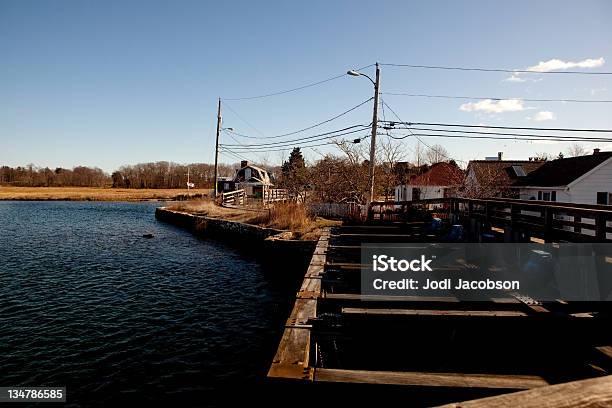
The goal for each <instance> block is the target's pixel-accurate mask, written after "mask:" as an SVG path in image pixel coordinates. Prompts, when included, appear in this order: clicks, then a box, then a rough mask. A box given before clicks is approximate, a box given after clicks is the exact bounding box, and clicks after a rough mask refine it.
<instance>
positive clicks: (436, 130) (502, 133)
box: [390, 127, 610, 141]
mask: <svg viewBox="0 0 612 408" xmlns="http://www.w3.org/2000/svg"><path fill="white" fill-rule="evenodd" d="M393 129H396V130H399V129H410V130H419V131H425V132H447V133H461V134H463V133H469V134H479V135H499V136H524V137H537V138H542V140H545V139H546V138H550V137H553V138H559V139H563V138H573V139H581V140H585V141H597V140H610V139H609V138H603V137H596V136H570V135H543V134H534V133H505V132H479V131H474V130H451V129H430V128H420V127H410V128H393ZM390 130H392V129H390Z"/></svg>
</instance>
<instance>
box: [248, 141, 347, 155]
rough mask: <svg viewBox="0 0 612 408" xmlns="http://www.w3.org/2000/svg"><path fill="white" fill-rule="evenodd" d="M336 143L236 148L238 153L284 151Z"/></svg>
mask: <svg viewBox="0 0 612 408" xmlns="http://www.w3.org/2000/svg"><path fill="white" fill-rule="evenodd" d="M335 144H336V143H334V142H327V143H319V144H314V145H307V146H306V145H294V146H287V147H284V148H280V149H264V150H258V149H249V150H245V151H242V150H238V152H239V153H249V152H253V153H255V152H257V153H264V152H282V151H286V150H292V149H294V148H296V147H299V148H300V149H307V148H310V147H319V146H329V145H335Z"/></svg>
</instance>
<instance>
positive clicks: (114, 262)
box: [0, 202, 294, 406]
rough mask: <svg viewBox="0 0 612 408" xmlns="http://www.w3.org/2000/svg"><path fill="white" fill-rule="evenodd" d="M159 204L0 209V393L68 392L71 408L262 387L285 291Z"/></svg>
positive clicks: (250, 261)
mask: <svg viewBox="0 0 612 408" xmlns="http://www.w3.org/2000/svg"><path fill="white" fill-rule="evenodd" d="M158 205H160V204H159V203H95V202H94V203H81V202H0V386H16V385H19V386H24V385H31V386H39V385H55V386H63V385H65V386H66V387H67V395H68V402H69V404H68V405H72V406H80V405H82V406H96V405H111V404H113V405H114V404H116V403H126V402H127V403H130V404H136V403H137V404H139V405H140V404H150V403H154V402H155V403H160V402H162V403H165V404H170V403H175V404H176V406H205V405H210V404H212V403H214V402H216V401H225V402H227V401H228V399H231V398H232V397H233V396H239V395H242V396H243V397H244V396H245V395H248V393H254V392H257V390H261V389H266V387H267V385H266V384H267V383H266V384H264V382H265V378H264V377H265V372H266V370H267V368H268V366H269V363H270V361H271V359H272V357H273V355H274V351H275V350H276V346H277V344H278V339H279V337H280V331H281V327H282V323H283V322H284V319H286V317H287V315H288V309H289V308H290V306H291V305H290V304H289V299H290V298H292V297H293V295H294V292H293V290H294V288H292V287H291V284H289V283H287V282H285V283H279V282H278V280H277V279H275V275H274V274H275V272H273V271H270V270H266V269H264V268H263V267H262V266H261V264H260V263H259V262H258V261H257V260H255V259H254V258H252V257H249V256H247V255H245V254H242V253H239V252H237V251H236V250H234V249H233V248H231V247H228V246H227V245H224V244H221V243H218V242H214V241H208V240H203V239H200V238H197V237H195V236H193V235H191V234H190V233H188V232H186V231H183V230H181V229H178V228H176V227H173V226H170V225H167V224H163V223H160V222H157V221H156V220H155V218H154V209H155V206H158ZM147 232H151V233H153V234H154V238H152V239H145V238H143V237H142V234H143V233H147Z"/></svg>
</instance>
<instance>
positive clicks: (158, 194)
mask: <svg viewBox="0 0 612 408" xmlns="http://www.w3.org/2000/svg"><path fill="white" fill-rule="evenodd" d="M211 191H212V190H210V189H193V190H189V195H200V194H207V195H210V193H211ZM186 194H187V190H186V189H127V188H96V187H4V186H0V200H69V201H142V200H174V199H176V198H177V197H180V196H183V195H186Z"/></svg>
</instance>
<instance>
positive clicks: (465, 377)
mask: <svg viewBox="0 0 612 408" xmlns="http://www.w3.org/2000/svg"><path fill="white" fill-rule="evenodd" d="M314 381H321V382H347V383H367V384H388V385H413V386H422V387H469V388H503V389H529V388H535V387H543V386H546V385H548V382H546V380H544V379H543V378H542V377H538V376H533V375H499V374H462V373H426V372H402V371H367V370H341V369H330V368H315V371H314Z"/></svg>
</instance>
